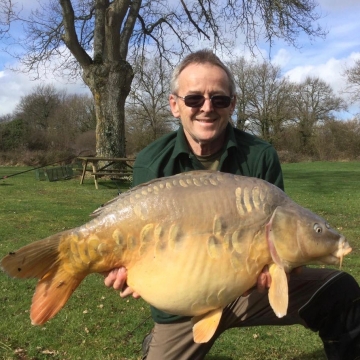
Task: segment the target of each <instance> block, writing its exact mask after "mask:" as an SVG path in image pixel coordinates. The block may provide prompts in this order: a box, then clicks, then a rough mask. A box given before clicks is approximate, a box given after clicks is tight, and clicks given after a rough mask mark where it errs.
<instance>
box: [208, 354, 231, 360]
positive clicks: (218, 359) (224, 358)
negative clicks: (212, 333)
mask: <svg viewBox="0 0 360 360" xmlns="http://www.w3.org/2000/svg"><path fill="white" fill-rule="evenodd" d="M206 360H234V359H233V358H231V357H229V356H215V355H213V356H211V355H210V356H207V357H206Z"/></svg>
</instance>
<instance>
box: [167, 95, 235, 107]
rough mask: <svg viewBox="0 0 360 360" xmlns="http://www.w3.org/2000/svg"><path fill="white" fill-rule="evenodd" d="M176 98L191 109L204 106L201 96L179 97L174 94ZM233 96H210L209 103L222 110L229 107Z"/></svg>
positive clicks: (203, 98)
mask: <svg viewBox="0 0 360 360" xmlns="http://www.w3.org/2000/svg"><path fill="white" fill-rule="evenodd" d="M174 95H175V96H177V97H178V98H180V99H182V100H184V102H185V105H186V106H188V107H191V108H198V107H201V106H203V105H204V102H205V96H203V95H186V96H179V95H176V94H174ZM233 98H234V97H233V96H231V97H230V96H226V95H214V96H211V98H210V101H211V103H212V105H213V106H214V107H215V108H218V109H224V108H227V107H229V106H230V104H231V100H232V99H233Z"/></svg>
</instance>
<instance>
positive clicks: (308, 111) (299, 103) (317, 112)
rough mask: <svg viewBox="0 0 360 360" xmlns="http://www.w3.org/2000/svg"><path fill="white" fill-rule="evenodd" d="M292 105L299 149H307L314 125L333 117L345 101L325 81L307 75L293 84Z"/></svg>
mask: <svg viewBox="0 0 360 360" xmlns="http://www.w3.org/2000/svg"><path fill="white" fill-rule="evenodd" d="M292 107H293V111H294V119H293V120H294V122H295V123H296V124H297V129H298V131H299V133H300V137H301V149H303V150H308V149H307V146H308V145H309V141H310V139H311V137H312V133H313V129H314V126H315V125H317V124H319V123H324V122H326V121H328V120H331V119H333V118H334V114H333V112H334V111H340V110H345V109H346V103H345V101H344V100H343V99H342V98H340V97H338V96H336V95H335V94H334V92H333V89H332V88H331V86H330V85H329V84H327V83H326V82H325V81H323V80H320V79H319V78H317V77H307V78H306V79H305V80H304V81H303V82H302V83H300V84H297V85H295V86H294V92H293V100H292Z"/></svg>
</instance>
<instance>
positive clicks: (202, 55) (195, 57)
mask: <svg viewBox="0 0 360 360" xmlns="http://www.w3.org/2000/svg"><path fill="white" fill-rule="evenodd" d="M190 64H211V65H215V66H219V67H220V68H221V69H223V70H224V71H225V73H226V75H227V77H228V79H229V87H230V89H229V90H230V96H233V95H234V94H235V81H234V77H233V75H232V73H231V71H230V70H229V68H228V67H227V66H226V65H225V64H224V63H223V62H222V61H221V60H220V59H219V58H218V57H217V56H216V55H215V54H214V53H213V52H212V51H211V50H207V49H204V50H198V51H196V52H194V53H191V54H189V55H187V56H186V57H185V58H184V59H183V60H182V61H181V62H180V63H179V64H178V65H177V66H176V68H175V69H174V71H173V73H172V77H171V81H170V89H171V93H172V94H176V92H177V90H178V88H179V84H178V78H179V75H180V73H181V72H182V71H183V70H184V69H185V68H186V67H187V66H189V65H190Z"/></svg>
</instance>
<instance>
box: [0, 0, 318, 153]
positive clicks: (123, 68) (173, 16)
mask: <svg viewBox="0 0 360 360" xmlns="http://www.w3.org/2000/svg"><path fill="white" fill-rule="evenodd" d="M0 4H1V5H2V9H4V14H5V15H11V16H10V18H9V17H8V18H6V17H5V18H3V19H5V21H4V20H2V21H3V23H2V24H3V25H4V27H3V28H2V29H3V31H7V30H8V28H6V25H7V24H8V23H9V21H10V20H12V19H13V18H14V7H12V4H11V0H0ZM316 10H317V3H316V2H315V1H314V0H279V1H268V0H234V1H226V2H225V1H214V0H198V1H186V0H180V2H178V1H168V0H132V1H131V0H114V1H110V0H72V1H71V0H58V1H57V0H48V1H45V2H41V3H40V6H39V7H38V8H37V9H35V10H34V11H32V12H31V14H30V16H29V17H27V18H24V19H21V18H20V16H18V17H17V18H16V19H18V20H19V21H22V22H23V23H24V27H25V29H24V34H25V37H24V38H23V39H20V41H21V43H22V46H23V47H24V48H25V53H24V54H20V55H19V56H20V60H21V61H22V63H23V64H24V65H25V66H26V68H27V69H28V70H30V71H35V73H36V72H38V74H40V72H39V66H43V68H45V69H46V68H48V65H49V64H51V63H52V61H53V58H54V57H55V58H56V59H59V55H60V59H61V60H60V61H61V62H60V63H58V67H57V70H59V71H60V70H65V71H66V72H67V75H69V76H75V75H76V74H78V73H81V76H82V78H83V80H84V82H85V83H86V85H87V86H88V87H89V88H90V90H91V92H92V94H93V96H94V101H95V109H96V118H97V129H96V136H97V154H98V155H112V156H123V155H125V127H124V124H125V120H124V118H125V110H124V109H125V101H126V98H127V96H128V94H129V92H130V86H131V82H132V79H133V69H132V67H131V65H130V62H132V61H133V60H134V59H135V58H136V57H137V56H139V55H141V56H143V55H144V53H146V52H147V51H149V49H151V50H152V51H153V55H152V56H154V57H155V56H157V58H158V59H159V61H160V59H165V60H167V61H169V62H171V61H176V59H177V58H176V57H177V56H182V55H183V53H184V52H190V51H191V50H192V49H193V48H194V47H196V45H197V44H198V43H204V41H207V46H212V47H215V48H216V47H218V46H225V47H227V46H231V45H232V44H231V41H229V40H228V39H229V36H228V34H229V33H232V34H234V36H238V35H243V36H244V39H245V40H244V44H245V45H246V46H248V47H250V48H253V47H254V46H256V45H257V43H258V40H259V38H265V39H266V40H267V41H268V42H269V43H270V44H272V42H273V40H274V39H275V38H284V39H285V40H286V41H287V42H289V43H290V44H293V45H295V46H296V45H297V43H296V39H297V37H298V35H299V33H300V32H305V33H306V34H307V35H308V36H309V37H310V38H315V37H318V36H324V32H323V31H322V29H321V28H319V27H318V25H317V24H316V21H317V20H318V19H319V14H318V13H317V12H316ZM64 45H65V46H64ZM90 54H91V55H90Z"/></svg>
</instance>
